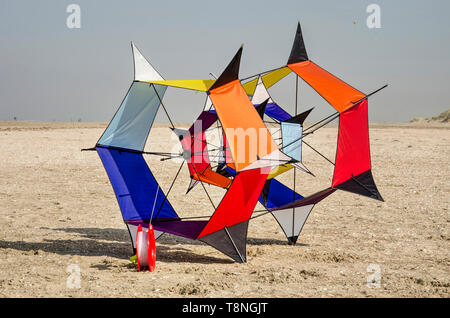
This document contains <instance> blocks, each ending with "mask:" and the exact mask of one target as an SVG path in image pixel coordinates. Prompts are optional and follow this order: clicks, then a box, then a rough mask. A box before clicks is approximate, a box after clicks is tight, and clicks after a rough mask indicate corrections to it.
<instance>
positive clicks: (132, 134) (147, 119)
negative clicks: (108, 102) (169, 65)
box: [98, 82, 167, 151]
mask: <svg viewBox="0 0 450 318" xmlns="http://www.w3.org/2000/svg"><path fill="white" fill-rule="evenodd" d="M166 88H167V87H166V86H161V85H153V84H148V83H142V82H133V84H132V85H131V87H130V89H129V91H128V93H127V95H126V96H125V99H124V100H123V102H122V104H121V105H120V107H119V110H118V111H117V113H116V114H115V115H114V118H113V119H112V120H111V122H110V123H109V126H108V128H106V130H105V132H104V133H103V135H102V137H101V138H100V140H99V141H98V144H99V145H103V146H112V147H118V148H125V149H132V150H137V151H143V150H144V146H145V142H146V140H147V136H148V134H149V132H150V128H151V126H152V125H153V121H154V119H155V116H156V113H157V112H158V109H159V105H160V99H162V98H163V96H164V93H165V92H166ZM157 94H158V95H159V96H158V95H157Z"/></svg>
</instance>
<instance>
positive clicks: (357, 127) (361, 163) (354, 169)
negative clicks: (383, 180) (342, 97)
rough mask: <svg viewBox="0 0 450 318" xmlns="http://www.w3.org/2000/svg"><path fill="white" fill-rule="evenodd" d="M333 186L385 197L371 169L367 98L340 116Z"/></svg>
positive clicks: (371, 195)
mask: <svg viewBox="0 0 450 318" xmlns="http://www.w3.org/2000/svg"><path fill="white" fill-rule="evenodd" d="M332 187H335V188H338V189H341V190H346V191H350V192H354V193H358V194H361V195H364V196H368V197H371V198H374V199H377V200H380V201H382V200H383V199H382V197H381V195H380V193H379V192H378V189H377V187H376V185H375V182H374V181H373V177H372V172H371V163H370V146H369V124H368V116H367V100H363V101H361V102H359V103H358V104H357V105H355V106H354V107H352V108H350V109H348V110H347V111H345V112H343V113H342V114H341V115H340V117H339V132H338V146H337V151H336V163H335V168H334V175H333V182H332Z"/></svg>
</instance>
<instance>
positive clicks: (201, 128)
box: [173, 111, 231, 192]
mask: <svg viewBox="0 0 450 318" xmlns="http://www.w3.org/2000/svg"><path fill="white" fill-rule="evenodd" d="M216 121H217V115H215V114H212V113H210V112H206V111H204V112H202V113H201V114H200V116H199V117H198V119H197V120H196V121H195V122H194V124H193V125H192V126H191V127H190V128H189V130H181V129H174V130H173V131H174V133H175V134H177V136H178V138H179V139H180V142H181V145H182V147H183V151H184V154H183V156H184V157H185V160H186V161H187V164H188V168H189V173H190V175H191V178H192V179H193V180H196V181H202V182H205V183H208V184H212V185H215V186H219V187H222V188H228V187H229V186H230V183H231V180H230V179H228V178H226V177H224V176H223V175H221V174H219V173H217V172H215V171H213V170H212V167H211V163H210V161H209V156H208V147H207V142H206V134H205V130H207V129H208V128H209V127H211V125H212V124H213V123H214V122H216ZM196 184H197V183H196V182H191V184H190V186H189V188H188V192H189V191H190V190H191V189H192V188H193V187H194V186H195V185H196Z"/></svg>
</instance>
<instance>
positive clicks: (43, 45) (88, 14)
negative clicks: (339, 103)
mask: <svg viewBox="0 0 450 318" xmlns="http://www.w3.org/2000/svg"><path fill="white" fill-rule="evenodd" d="M71 3H75V4H78V5H80V7H81V28H79V29H69V28H68V27H67V25H66V19H67V17H68V15H69V13H67V12H66V8H67V6H68V5H69V4H71ZM371 3H375V4H378V5H379V6H380V8H381V28H380V29H370V28H368V27H367V25H366V19H367V17H368V15H369V13H367V12H366V8H367V6H368V5H369V4H371ZM449 15H450V1H446V0H443V1H412V0H409V1H399V0H396V1H381V0H373V1H361V0H360V1H357V0H354V1H335V0H330V1H300V0H296V1H282V0H277V1H261V0H260V1H248V0H246V1H244V0H239V1H234V0H227V1H213V0H207V1H194V0H191V1H168V0H166V1H148V0H147V1H99V0H96V1H92V0H91V1H80V0H71V1H62V0H54V1H18V0H1V2H0V43H1V44H0V45H1V49H0V96H1V104H0V120H12V119H13V117H17V118H18V119H19V120H44V121H51V120H56V121H70V120H74V121H76V120H78V119H82V120H83V121H109V120H110V119H111V117H112V115H113V114H114V112H115V111H116V109H117V107H118V106H119V104H120V102H121V101H122V98H123V97H124V94H125V93H126V91H127V90H128V87H129V85H130V83H131V81H132V77H133V65H132V62H133V59H132V55H131V48H130V41H131V40H132V41H134V42H135V43H136V45H137V46H138V47H139V48H140V50H141V51H142V53H143V54H144V55H145V56H146V57H147V58H148V59H149V60H150V62H151V63H152V64H153V66H155V68H156V69H157V70H158V71H159V72H160V73H161V74H162V75H163V76H164V77H165V78H166V79H209V78H210V77H209V75H208V74H209V72H213V73H215V74H220V73H221V71H222V70H223V69H224V67H225V66H226V65H227V64H228V62H229V60H230V59H231V58H232V56H233V55H234V54H235V52H236V51H237V49H238V48H239V46H240V45H241V44H242V43H244V51H243V56H242V60H241V72H240V75H241V78H244V77H247V76H249V75H253V74H256V73H260V72H263V71H265V70H268V69H272V68H276V67H279V66H282V65H283V64H285V63H286V61H287V58H288V56H289V53H290V50H291V46H292V41H293V37H294V34H295V30H296V25H297V21H299V20H300V21H301V23H302V28H303V35H304V38H305V44H306V48H307V51H308V55H309V57H310V59H311V60H313V61H314V62H316V63H317V64H319V65H320V66H322V67H324V68H325V69H327V70H328V71H330V72H331V73H333V74H335V75H336V76H339V77H340V78H342V79H343V80H345V81H346V82H348V83H349V84H351V85H352V86H354V87H356V88H358V89H360V90H362V91H363V92H365V93H369V92H371V91H373V90H375V89H377V88H379V87H380V86H382V85H384V84H385V83H388V84H389V87H388V88H386V89H385V90H383V91H381V92H380V93H378V94H376V95H375V96H373V97H371V98H370V99H369V116H370V120H371V121H383V122H394V121H408V120H410V119H411V118H413V117H430V116H433V115H436V114H438V113H440V112H442V111H443V110H445V109H448V108H450V102H449V100H450V87H449V80H448V76H449V75H450V19H449ZM294 85H295V79H294V77H293V76H292V75H290V76H289V77H288V78H286V79H284V80H283V81H281V82H280V83H279V84H278V85H277V86H275V87H274V88H273V89H270V92H271V94H272V96H273V98H274V99H275V100H276V101H277V102H278V103H279V104H280V105H282V106H285V107H286V108H287V109H288V110H292V109H293V107H294V100H295V97H294ZM165 98H166V100H165V104H166V106H167V108H168V111H169V113H170V114H171V116H172V118H173V120H174V121H175V122H190V121H192V120H193V119H194V118H195V117H196V115H198V114H199V113H200V111H201V109H202V107H203V105H202V104H203V102H204V99H205V94H204V93H193V92H190V91H187V90H177V89H169V90H167V93H166V96H165ZM299 105H300V110H302V109H303V110H304V109H306V108H307V107H308V108H309V107H311V106H316V108H315V110H314V112H313V114H312V117H313V118H319V117H321V116H324V115H326V114H329V113H332V112H333V109H332V108H331V106H329V105H328V104H326V103H325V102H324V101H323V100H322V99H321V98H320V97H319V96H317V94H315V93H314V92H313V91H312V90H311V89H310V88H309V87H308V86H307V85H306V84H304V83H302V84H301V86H300V93H299ZM158 118H159V119H160V120H164V117H163V116H161V115H160V116H159V117H158Z"/></svg>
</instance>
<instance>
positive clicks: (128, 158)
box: [97, 147, 178, 221]
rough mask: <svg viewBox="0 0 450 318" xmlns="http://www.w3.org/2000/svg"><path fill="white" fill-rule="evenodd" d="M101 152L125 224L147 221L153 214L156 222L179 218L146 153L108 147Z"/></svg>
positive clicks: (99, 149) (99, 152)
mask: <svg viewBox="0 0 450 318" xmlns="http://www.w3.org/2000/svg"><path fill="white" fill-rule="evenodd" d="M97 152H98V154H99V156H100V159H101V160H102V162H103V166H104V167H105V170H106V172H107V173H108V176H109V180H110V181H111V184H112V186H113V189H114V192H115V194H116V197H117V201H118V202H119V206H120V210H121V211H122V216H123V219H124V220H125V221H127V220H146V219H150V218H151V217H152V215H153V219H161V218H178V215H177V214H176V213H175V210H174V209H173V207H172V205H171V204H170V202H169V201H168V200H167V199H166V198H165V195H164V193H163V191H162V189H161V188H160V187H159V185H158V183H157V182H156V180H155V177H154V176H153V174H152V173H151V171H150V169H149V168H148V166H147V163H146V162H145V160H144V158H143V157H142V154H140V153H133V152H126V151H120V150H116V149H110V148H104V147H97ZM161 205H162V206H161ZM158 211H159V212H158Z"/></svg>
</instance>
